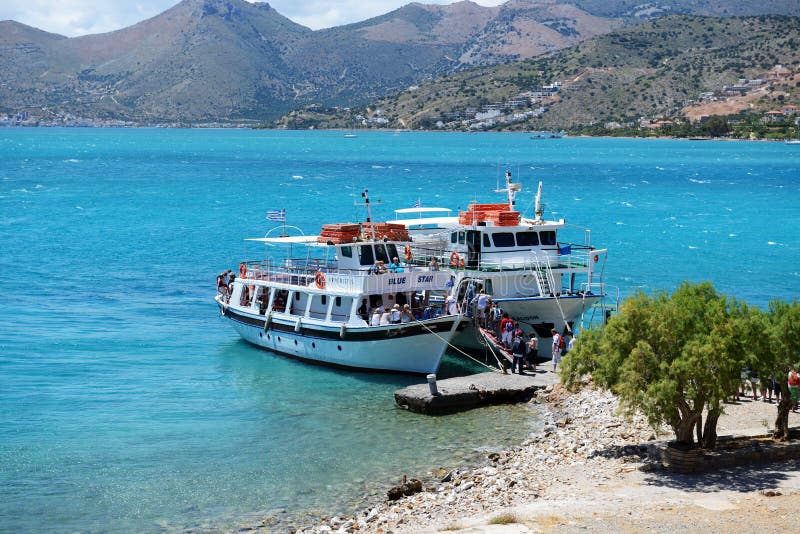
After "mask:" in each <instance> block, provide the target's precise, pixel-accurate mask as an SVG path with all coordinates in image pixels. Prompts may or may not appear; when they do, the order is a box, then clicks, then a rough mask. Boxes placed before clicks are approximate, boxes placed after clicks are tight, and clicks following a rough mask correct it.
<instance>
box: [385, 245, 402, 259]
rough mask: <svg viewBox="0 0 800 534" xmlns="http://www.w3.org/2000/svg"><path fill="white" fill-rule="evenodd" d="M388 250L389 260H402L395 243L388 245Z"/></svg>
mask: <svg viewBox="0 0 800 534" xmlns="http://www.w3.org/2000/svg"><path fill="white" fill-rule="evenodd" d="M386 248H387V249H388V250H389V258H400V255H399V254H397V247H396V246H395V244H394V243H387V244H386Z"/></svg>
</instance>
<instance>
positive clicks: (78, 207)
mask: <svg viewBox="0 0 800 534" xmlns="http://www.w3.org/2000/svg"><path fill="white" fill-rule="evenodd" d="M75 209H76V210H81V211H84V209H83V206H75Z"/></svg>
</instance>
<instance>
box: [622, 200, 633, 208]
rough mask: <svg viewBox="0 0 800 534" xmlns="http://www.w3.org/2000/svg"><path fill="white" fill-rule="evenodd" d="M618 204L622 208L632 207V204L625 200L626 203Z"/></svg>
mask: <svg viewBox="0 0 800 534" xmlns="http://www.w3.org/2000/svg"><path fill="white" fill-rule="evenodd" d="M620 204H622V205H623V206H625V207H627V208H632V207H633V204H631V203H630V202H628V201H627V200H626V201H623V202H620Z"/></svg>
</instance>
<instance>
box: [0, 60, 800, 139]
mask: <svg viewBox="0 0 800 534" xmlns="http://www.w3.org/2000/svg"><path fill="white" fill-rule="evenodd" d="M799 77H800V65H793V66H783V65H776V66H775V67H773V68H772V69H770V70H769V71H767V72H765V73H764V74H763V75H762V76H760V77H758V78H753V79H749V78H740V79H738V80H737V82H736V83H735V84H733V85H723V86H722V87H720V88H719V89H718V90H715V91H705V92H702V93H700V94H699V95H697V98H695V99H690V100H687V101H685V102H684V111H686V110H692V109H693V108H697V109H699V110H704V109H708V108H709V106H708V105H709V104H713V103H726V102H728V103H729V102H735V101H737V100H741V99H747V98H748V97H753V96H754V97H758V96H759V95H764V94H767V91H768V90H769V89H770V87H771V86H772V85H773V84H775V83H786V82H787V81H791V80H793V79H797V78H799ZM798 83H800V82H798ZM416 89H417V87H413V86H412V87H410V88H409V91H414V90H416ZM564 90H569V85H568V84H567V83H565V82H564V81H560V80H554V81H552V82H551V83H548V84H545V85H541V86H536V87H532V88H531V89H529V90H527V91H524V92H522V93H520V94H518V95H516V96H515V97H514V98H511V99H509V100H506V101H504V102H493V103H489V104H484V105H481V106H480V107H469V106H467V107H464V108H459V109H452V110H448V111H446V112H440V113H439V114H438V115H430V116H428V117H425V118H424V119H422V120H421V121H420V123H419V124H418V127H419V128H420V129H428V130H433V129H438V130H469V131H487V130H495V129H503V127H505V126H508V125H512V124H518V123H526V122H529V121H531V120H532V119H536V118H539V117H542V116H543V115H545V114H546V113H547V111H548V109H549V105H550V104H551V103H553V102H556V101H558V99H559V98H560V93H561V92H563V91H564ZM751 100H752V98H751ZM315 108H316V109H323V110H324V111H325V112H327V113H330V114H333V115H336V114H342V115H348V116H350V117H352V120H353V121H354V122H355V124H357V125H359V126H360V127H365V128H395V127H397V125H395V124H392V121H391V120H389V119H388V118H387V117H386V116H385V111H384V110H382V109H375V110H373V111H371V112H370V113H369V115H368V116H367V115H366V114H356V115H355V116H354V117H353V116H352V110H351V108H340V107H334V108H322V107H321V106H313V105H312V106H308V107H307V109H315ZM711 109H713V106H711ZM721 109H722V111H724V107H723V108H721ZM733 114H735V113H724V112H720V113H714V114H702V112H701V113H696V114H687V115H683V116H680V117H665V116H658V117H640V118H639V119H638V120H637V121H630V122H626V123H624V124H623V123H620V122H616V121H608V122H606V123H604V124H603V128H604V129H605V130H608V131H614V130H620V129H629V128H639V129H643V130H659V129H664V128H669V127H672V126H675V125H677V124H682V123H686V122H689V123H702V122H704V121H705V120H707V119H708V118H709V117H710V116H711V115H723V116H724V115H733ZM798 117H800V108H799V107H798V105H796V104H793V103H783V104H781V105H780V106H777V107H775V108H774V109H769V110H767V111H765V112H763V115H761V116H760V121H761V122H762V123H763V124H765V125H770V124H776V123H786V122H787V121H788V122H793V123H794V124H795V125H797V126H798V127H800V118H798ZM303 123H304V121H303V119H302V118H300V117H298V118H296V119H295V121H294V123H293V126H294V127H295V128H303V127H308V126H304V124H303ZM253 126H257V123H256V122H255V121H240V122H236V121H234V122H206V123H191V124H189V123H182V122H170V123H147V124H143V123H139V122H135V121H125V120H116V119H100V118H85V117H79V116H76V115H73V114H71V113H65V112H53V111H52V110H42V115H41V116H39V115H36V114H34V113H32V112H28V111H20V112H17V113H13V114H0V127H76V128H131V127H161V128H181V127H192V128H250V127H253ZM311 128H313V126H311Z"/></svg>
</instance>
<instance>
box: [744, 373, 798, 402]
mask: <svg viewBox="0 0 800 534" xmlns="http://www.w3.org/2000/svg"><path fill="white" fill-rule="evenodd" d="M786 381H787V385H788V386H789V395H790V398H791V400H792V410H793V411H797V410H798V409H800V374H798V372H797V368H796V367H792V368H791V369H790V370H789V374H788V375H787V377H786ZM748 389H749V390H750V392H751V393H752V394H753V400H754V401H758V400H762V401H764V402H769V403H772V402H773V401H772V399H773V396H774V398H775V404H779V403H780V402H781V384H780V381H778V379H776V378H775V377H774V376H769V377H767V378H764V379H762V378H760V377H759V376H758V373H756V372H755V371H751V370H750V369H749V368H747V367H745V368H743V369H742V373H741V382H740V385H739V391H738V393H737V398H739V399H740V398H742V397H745V398H747V390H748ZM759 393H760V395H759Z"/></svg>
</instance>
